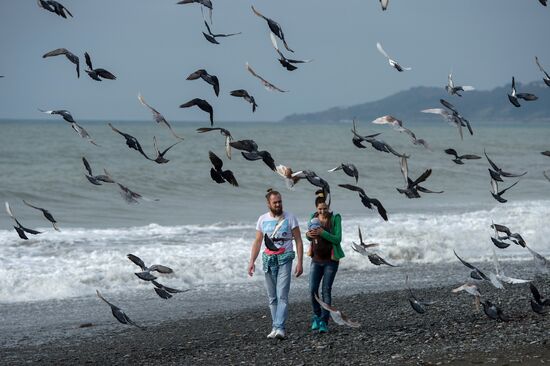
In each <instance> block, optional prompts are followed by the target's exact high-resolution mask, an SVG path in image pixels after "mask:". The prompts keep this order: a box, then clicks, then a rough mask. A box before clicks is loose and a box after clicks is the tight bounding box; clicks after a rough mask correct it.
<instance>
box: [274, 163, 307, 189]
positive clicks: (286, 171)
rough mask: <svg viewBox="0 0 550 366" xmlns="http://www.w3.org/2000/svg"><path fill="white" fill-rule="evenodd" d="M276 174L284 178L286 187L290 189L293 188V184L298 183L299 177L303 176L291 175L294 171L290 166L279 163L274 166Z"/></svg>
mask: <svg viewBox="0 0 550 366" xmlns="http://www.w3.org/2000/svg"><path fill="white" fill-rule="evenodd" d="M275 169H276V171H277V174H279V175H280V176H281V177H282V178H283V179H284V180H285V184H286V187H287V188H288V189H290V190H291V191H292V190H294V185H295V184H296V183H298V182H299V181H300V180H301V179H303V178H305V176H303V177H302V176H301V175H300V176H293V175H294V172H293V171H292V169H291V168H289V167H287V166H285V165H282V164H279V165H277V166H276V167H275Z"/></svg>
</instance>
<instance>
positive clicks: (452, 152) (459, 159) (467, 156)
mask: <svg viewBox="0 0 550 366" xmlns="http://www.w3.org/2000/svg"><path fill="white" fill-rule="evenodd" d="M445 153H447V154H449V155H454V157H455V158H454V159H453V161H454V162H455V163H456V164H459V165H463V164H464V162H463V161H462V160H463V159H465V160H475V159H481V156H477V155H473V154H464V155H458V153H457V152H456V150H455V149H445Z"/></svg>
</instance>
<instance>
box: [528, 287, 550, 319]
mask: <svg viewBox="0 0 550 366" xmlns="http://www.w3.org/2000/svg"><path fill="white" fill-rule="evenodd" d="M529 289H530V290H531V294H532V295H533V298H532V299H531V300H530V303H531V309H533V311H534V312H535V313H537V314H540V315H545V314H548V313H549V312H550V299H549V298H546V299H545V298H544V297H543V296H542V295H541V294H540V292H539V290H538V288H537V287H536V286H535V285H534V284H533V283H530V284H529Z"/></svg>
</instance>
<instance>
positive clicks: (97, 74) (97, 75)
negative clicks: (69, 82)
mask: <svg viewBox="0 0 550 366" xmlns="http://www.w3.org/2000/svg"><path fill="white" fill-rule="evenodd" d="M84 57H85V59H86V65H87V66H88V69H89V70H84V71H86V73H87V74H88V76H89V77H91V78H92V79H94V80H97V81H101V78H103V79H109V80H116V76H114V75H113V74H111V73H110V72H109V71H107V70H105V69H101V68H97V69H94V67H93V66H92V59H91V58H90V55H89V54H88V52H84Z"/></svg>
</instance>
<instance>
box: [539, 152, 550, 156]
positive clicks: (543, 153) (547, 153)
mask: <svg viewBox="0 0 550 366" xmlns="http://www.w3.org/2000/svg"><path fill="white" fill-rule="evenodd" d="M541 154H542V155H544V156H548V157H550V150H546V151H542V152H541Z"/></svg>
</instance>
